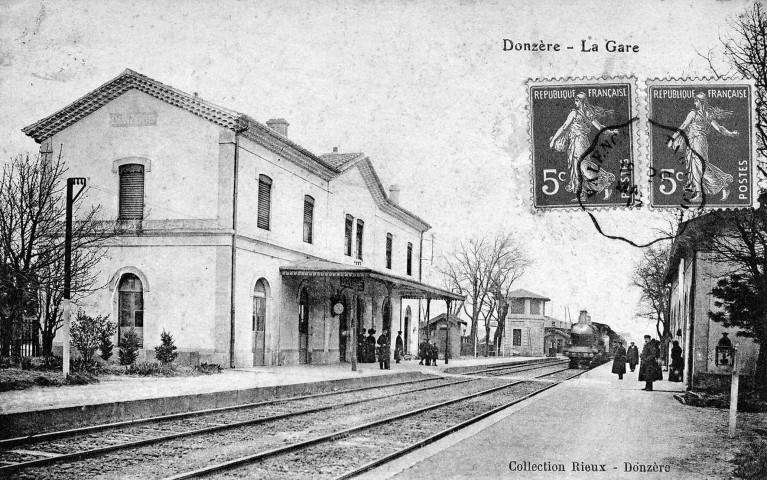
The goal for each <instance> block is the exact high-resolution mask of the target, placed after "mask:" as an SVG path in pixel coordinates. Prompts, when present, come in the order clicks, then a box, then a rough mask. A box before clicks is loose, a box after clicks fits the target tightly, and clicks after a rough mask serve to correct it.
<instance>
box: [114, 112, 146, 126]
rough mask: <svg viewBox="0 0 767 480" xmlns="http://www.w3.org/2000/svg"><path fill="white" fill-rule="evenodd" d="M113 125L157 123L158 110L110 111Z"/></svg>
mask: <svg viewBox="0 0 767 480" xmlns="http://www.w3.org/2000/svg"><path fill="white" fill-rule="evenodd" d="M109 125H110V126H112V127H147V126H153V125H157V112H132V113H110V114H109Z"/></svg>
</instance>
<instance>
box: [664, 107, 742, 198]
mask: <svg viewBox="0 0 767 480" xmlns="http://www.w3.org/2000/svg"><path fill="white" fill-rule="evenodd" d="M730 115H732V112H728V111H726V110H722V109H721V108H717V107H712V106H710V105H709V104H708V98H707V97H706V94H705V93H703V92H700V93H698V94H697V95H695V109H694V110H691V111H690V113H688V114H687V118H686V119H685V121H684V123H683V124H682V126H680V127H679V130H677V131H676V132H675V133H674V135H672V136H671V139H670V140H669V142H668V146H669V148H673V149H674V150H678V149H680V148H683V149H684V152H685V156H684V163H685V167H686V168H687V184H686V185H685V187H684V189H685V191H687V192H690V193H692V194H693V197H692V198H691V199H690V200H700V198H699V197H700V193H701V191H703V192H704V193H705V194H706V195H716V194H717V193H719V192H722V200H726V199H727V197H728V196H729V195H730V184H731V183H732V175H730V174H729V173H725V172H723V171H722V170H721V169H719V168H718V167H716V166H714V165H712V164H711V162H710V161H709V158H708V133H709V131H710V128H709V127H713V128H714V130H716V131H717V132H719V133H721V134H722V135H724V136H726V137H736V136H738V132H736V131H732V132H731V131H729V130H727V129H726V128H724V127H723V126H721V125H719V123H718V122H717V120H721V119H723V118H727V117H729V116H730ZM682 131H683V132H684V133H685V135H684V136H683V135H682V133H681V132H682ZM685 137H686V139H685Z"/></svg>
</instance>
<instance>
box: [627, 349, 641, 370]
mask: <svg viewBox="0 0 767 480" xmlns="http://www.w3.org/2000/svg"><path fill="white" fill-rule="evenodd" d="M626 360H627V361H628V362H629V367H630V368H631V371H632V372H633V371H634V369H635V368H636V367H637V363H639V349H638V348H637V346H636V345H634V342H631V345H629V348H628V350H627V351H626Z"/></svg>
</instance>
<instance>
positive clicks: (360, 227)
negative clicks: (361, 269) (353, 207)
mask: <svg viewBox="0 0 767 480" xmlns="http://www.w3.org/2000/svg"><path fill="white" fill-rule="evenodd" d="M364 231H365V222H363V221H362V220H360V219H359V218H358V219H357V260H362V234H363V232H364Z"/></svg>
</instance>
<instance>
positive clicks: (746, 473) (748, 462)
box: [734, 440, 767, 480]
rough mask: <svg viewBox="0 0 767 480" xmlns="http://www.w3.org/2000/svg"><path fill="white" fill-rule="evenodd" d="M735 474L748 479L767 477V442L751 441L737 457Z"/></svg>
mask: <svg viewBox="0 0 767 480" xmlns="http://www.w3.org/2000/svg"><path fill="white" fill-rule="evenodd" d="M735 463H736V464H737V467H736V468H735V472H734V473H735V476H736V477H738V478H745V479H748V480H759V479H763V478H767V442H765V441H764V440H757V441H756V442H752V443H749V444H748V445H746V446H744V447H743V449H742V450H741V451H740V453H738V454H737V455H736V457H735Z"/></svg>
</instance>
